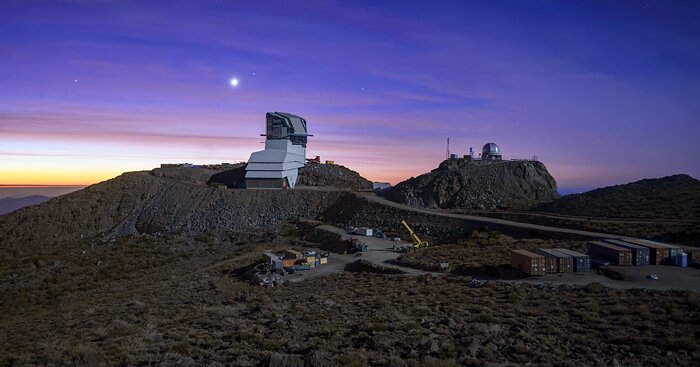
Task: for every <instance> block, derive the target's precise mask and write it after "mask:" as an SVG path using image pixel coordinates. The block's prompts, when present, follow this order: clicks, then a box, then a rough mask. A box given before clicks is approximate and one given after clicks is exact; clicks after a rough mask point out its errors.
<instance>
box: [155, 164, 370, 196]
mask: <svg viewBox="0 0 700 367" xmlns="http://www.w3.org/2000/svg"><path fill="white" fill-rule="evenodd" d="M245 168H246V164H240V165H236V166H234V167H233V168H231V169H227V170H223V171H213V172H212V173H211V174H210V176H207V177H208V180H207V179H205V181H209V182H218V183H225V184H226V185H227V186H228V187H229V188H241V187H245ZM179 170H180V171H179V172H180V173H179V174H182V172H186V171H185V170H187V169H179ZM190 170H191V169H190ZM199 170H200V173H199V174H198V176H197V177H192V178H189V177H188V180H197V179H198V177H201V176H202V173H201V171H202V170H201V169H199ZM155 171H158V172H160V173H161V174H166V175H168V176H171V177H172V176H174V175H175V173H173V172H165V173H163V172H164V171H163V170H160V169H158V170H155ZM297 185H298V186H329V187H335V188H340V189H350V190H357V191H366V190H372V182H371V181H369V180H367V179H365V178H364V177H362V176H360V174H359V173H357V172H355V171H353V170H351V169H349V168H347V167H344V166H340V165H337V164H333V165H331V164H311V163H309V164H307V165H306V166H304V167H302V168H301V169H299V179H298V181H297Z"/></svg>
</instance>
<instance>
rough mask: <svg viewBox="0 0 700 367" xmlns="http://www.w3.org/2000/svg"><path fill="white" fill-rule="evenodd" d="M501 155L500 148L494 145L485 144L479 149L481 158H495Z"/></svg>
mask: <svg viewBox="0 0 700 367" xmlns="http://www.w3.org/2000/svg"><path fill="white" fill-rule="evenodd" d="M496 155H501V148H499V147H498V145H496V143H486V145H484V147H483V148H481V156H482V157H483V156H496Z"/></svg>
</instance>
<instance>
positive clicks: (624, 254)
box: [588, 241, 632, 266]
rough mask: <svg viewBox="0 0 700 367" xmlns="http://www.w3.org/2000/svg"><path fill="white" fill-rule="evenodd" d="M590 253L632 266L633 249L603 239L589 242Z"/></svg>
mask: <svg viewBox="0 0 700 367" xmlns="http://www.w3.org/2000/svg"><path fill="white" fill-rule="evenodd" d="M588 255H590V256H591V257H592V258H597V259H603V260H609V261H611V262H612V263H614V264H615V265H618V266H632V250H630V249H628V248H624V247H620V246H615V245H611V244H609V243H605V242H602V241H590V242H588Z"/></svg>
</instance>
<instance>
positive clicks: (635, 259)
mask: <svg viewBox="0 0 700 367" xmlns="http://www.w3.org/2000/svg"><path fill="white" fill-rule="evenodd" d="M605 242H607V243H610V244H613V245H615V246H620V247H624V248H628V249H630V250H632V264H633V265H634V266H641V265H649V263H650V256H649V248H648V247H646V246H642V245H637V244H634V243H629V242H625V241H620V240H612V239H605Z"/></svg>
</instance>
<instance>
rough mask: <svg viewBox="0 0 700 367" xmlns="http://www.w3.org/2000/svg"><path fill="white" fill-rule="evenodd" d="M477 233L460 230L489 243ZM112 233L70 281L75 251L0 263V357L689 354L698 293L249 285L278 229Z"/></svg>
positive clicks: (317, 282) (590, 358) (363, 279)
mask: <svg viewBox="0 0 700 367" xmlns="http://www.w3.org/2000/svg"><path fill="white" fill-rule="evenodd" d="M480 236H482V237H476V238H471V239H470V241H477V242H478V241H486V242H483V243H487V242H488V241H491V240H493V238H491V239H489V236H493V235H484V234H482V235H480ZM484 236H485V237H484ZM261 238H266V237H264V236H263V237H261ZM501 240H502V238H501ZM124 241H125V243H123V244H122V246H127V247H126V248H127V249H128V251H123V252H121V256H116V254H117V253H116V252H114V251H116V250H113V249H109V248H104V249H102V250H101V251H103V252H99V251H97V250H93V251H94V252H93V254H92V256H97V257H99V258H100V259H101V260H102V261H103V264H104V266H106V267H109V269H110V272H111V273H110V276H108V277H107V276H106V277H102V278H97V279H95V280H94V281H93V282H91V283H88V284H87V285H82V288H80V284H78V283H76V282H74V281H73V280H72V279H87V278H89V277H92V276H94V275H95V274H96V273H95V272H96V271H97V270H95V269H94V266H89V265H84V264H83V262H82V261H81V260H80V259H81V258H80V256H83V255H80V256H78V255H70V256H66V257H65V258H62V259H61V260H58V258H57V259H54V258H51V257H50V256H49V257H48V258H47V259H46V260H45V261H46V263H47V264H53V262H54V261H56V260H58V261H61V262H62V264H63V265H62V266H60V267H49V265H46V269H45V268H43V267H42V268H37V269H35V270H33V271H31V272H25V273H26V274H24V275H17V276H15V277H14V278H12V277H10V276H7V273H4V274H3V277H2V283H0V284H1V286H2V289H3V290H4V291H7V292H9V293H6V294H5V295H4V296H3V298H2V310H1V311H2V315H3V317H2V319H0V339H2V340H4V341H5V342H3V343H1V344H0V355H2V356H3V359H2V364H6V365H13V364H58V365H70V364H80V363H87V364H96V363H98V362H106V363H107V364H110V365H145V364H175V363H176V362H177V361H181V363H184V362H183V361H189V362H191V363H192V364H194V365H223V364H226V363H230V364H232V365H256V364H257V363H258V362H259V361H263V360H266V359H267V358H269V357H270V355H271V353H272V352H278V353H281V354H283V355H295V356H301V357H303V356H305V355H307V354H308V353H310V352H311V351H315V350H318V351H321V352H322V353H323V355H325V356H326V357H327V358H330V359H333V360H334V361H335V362H336V363H339V364H340V365H368V364H369V365H407V366H425V365H427V366H430V365H434V366H450V365H476V364H480V363H482V362H495V363H516V364H523V363H528V362H531V363H538V364H550V365H551V364H567V363H568V364H600V365H602V364H606V365H610V364H612V359H613V358H615V359H616V360H617V361H618V362H619V363H620V364H622V365H642V364H657V363H658V364H681V365H689V364H693V363H697V361H698V357H699V356H700V355H698V353H699V352H698V343H697V338H698V337H699V336H700V335H698V334H699V332H698V330H700V327H699V326H700V321H699V320H700V300H699V299H698V295H697V294H694V293H690V292H651V291H642V290H629V291H622V290H607V289H604V288H602V287H587V288H585V289H581V288H574V287H568V288H561V289H555V290H552V289H545V288H538V287H534V286H526V285H522V286H511V285H506V284H490V285H487V286H485V287H480V288H475V287H472V286H471V285H470V283H469V282H468V281H467V279H465V278H461V277H444V278H434V277H430V276H422V277H404V276H388V275H378V274H366V273H343V274H337V275H334V276H330V277H326V278H319V279H314V280H310V281H306V282H303V283H300V284H294V285H290V286H286V287H280V288H272V289H264V288H258V287H253V286H249V285H247V284H245V283H242V282H240V281H239V280H237V278H236V277H235V276H232V275H231V272H232V271H233V270H235V269H236V268H239V267H243V266H245V265H248V264H250V263H251V262H253V261H255V260H257V258H258V257H259V251H260V249H262V248H263V247H270V246H277V245H283V244H284V241H286V239H285V238H274V239H273V242H261V243H258V244H253V243H256V242H257V241H258V239H245V240H243V241H242V242H244V243H245V246H246V250H245V251H244V250H243V249H242V248H240V247H238V246H231V245H227V244H225V243H221V244H218V245H219V247H218V248H217V249H215V250H213V249H212V248H210V245H211V244H208V243H196V242H192V243H190V244H189V245H188V244H187V241H189V240H182V241H181V240H180V239H177V238H168V239H148V238H143V239H125V240H124ZM237 242H241V241H237ZM76 246H78V248H80V245H79V244H76ZM212 251H214V253H212ZM72 252H75V251H72ZM77 253H78V254H80V252H77ZM54 255H55V256H58V254H54ZM34 260H36V259H34ZM23 263H24V260H21V259H20V260H19V261H18V264H16V265H17V266H20V265H22V264H23ZM29 263H32V261H29ZM88 264H92V261H90V262H88ZM51 266H53V265H51ZM19 269H20V268H16V269H15V268H14V267H13V268H12V269H10V270H9V271H10V272H12V271H19ZM59 269H60V270H59ZM47 279H49V280H50V281H45V280H47ZM32 282H33V283H32ZM30 283H31V284H39V285H42V286H41V287H37V288H33V287H30V286H29V284H30ZM16 288H22V289H24V294H25V297H24V298H21V299H18V300H17V301H16V302H13V301H15V299H13V298H12V296H8V295H7V294H10V295H14V294H17V292H16V291H15V289H16ZM37 341H41V342H37ZM667 351H671V352H672V355H671V356H667V355H666V352H667Z"/></svg>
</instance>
